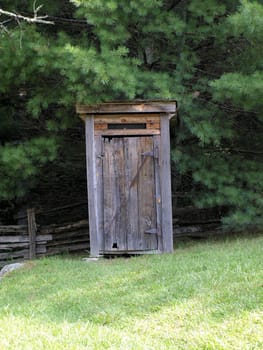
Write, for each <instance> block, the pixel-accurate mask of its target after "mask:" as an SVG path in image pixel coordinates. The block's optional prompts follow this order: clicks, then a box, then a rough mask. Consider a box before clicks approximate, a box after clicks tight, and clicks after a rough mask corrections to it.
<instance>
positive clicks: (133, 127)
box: [108, 123, 146, 130]
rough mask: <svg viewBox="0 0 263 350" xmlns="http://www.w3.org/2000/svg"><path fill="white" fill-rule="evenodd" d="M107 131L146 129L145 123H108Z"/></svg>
mask: <svg viewBox="0 0 263 350" xmlns="http://www.w3.org/2000/svg"><path fill="white" fill-rule="evenodd" d="M108 129H109V130H136V129H146V123H137V124H131V123H130V124H129V123H127V124H124V123H116V124H115V123H114V124H113V123H109V124H108Z"/></svg>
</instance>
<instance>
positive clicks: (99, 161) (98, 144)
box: [94, 136, 104, 250]
mask: <svg viewBox="0 0 263 350" xmlns="http://www.w3.org/2000/svg"><path fill="white" fill-rule="evenodd" d="M94 143H95V156H96V160H95V162H96V182H97V206H98V211H97V215H98V246H99V250H102V249H103V248H104V237H103V233H104V215H103V184H102V177H103V168H102V166H103V155H104V154H103V152H104V151H103V144H102V138H101V137H100V136H94Z"/></svg>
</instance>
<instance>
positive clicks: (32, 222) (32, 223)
mask: <svg viewBox="0 0 263 350" xmlns="http://www.w3.org/2000/svg"><path fill="white" fill-rule="evenodd" d="M27 228H28V237H29V258H30V259H34V258H35V257H36V233H37V225H36V216H35V209H33V208H31V209H27Z"/></svg>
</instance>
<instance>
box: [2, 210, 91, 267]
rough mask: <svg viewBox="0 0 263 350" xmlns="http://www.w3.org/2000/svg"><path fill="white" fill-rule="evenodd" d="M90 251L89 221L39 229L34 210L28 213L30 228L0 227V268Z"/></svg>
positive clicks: (16, 226) (22, 226) (19, 226)
mask: <svg viewBox="0 0 263 350" xmlns="http://www.w3.org/2000/svg"><path fill="white" fill-rule="evenodd" d="M88 249H89V234H88V221H87V220H82V221H79V222H75V223H70V224H64V225H61V224H60V225H49V226H39V225H37V223H36V219H35V211H34V209H28V210H27V225H12V226H10V225H9V226H0V266H3V265H5V264H6V263H7V262H8V261H12V262H14V261H22V260H28V259H34V258H38V257H43V256H51V255H55V254H61V253H71V252H79V251H84V250H88Z"/></svg>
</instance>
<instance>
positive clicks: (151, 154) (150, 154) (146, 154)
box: [142, 148, 159, 158]
mask: <svg viewBox="0 0 263 350" xmlns="http://www.w3.org/2000/svg"><path fill="white" fill-rule="evenodd" d="M142 156H143V157H153V158H159V155H158V149H157V148H155V149H154V150H152V151H149V152H144V153H142Z"/></svg>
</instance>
